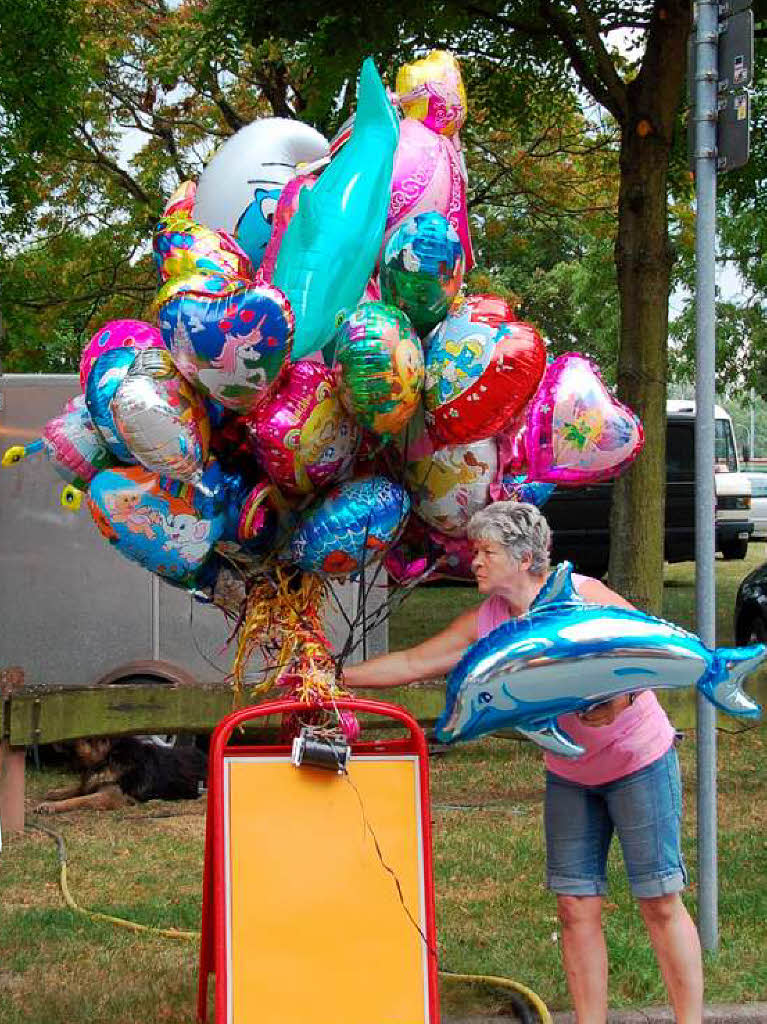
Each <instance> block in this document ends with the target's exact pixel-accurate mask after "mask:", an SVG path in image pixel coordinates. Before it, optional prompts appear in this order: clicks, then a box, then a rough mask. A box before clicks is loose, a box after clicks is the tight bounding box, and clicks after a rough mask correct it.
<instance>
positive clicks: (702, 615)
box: [694, 0, 719, 950]
mask: <svg viewBox="0 0 767 1024" xmlns="http://www.w3.org/2000/svg"><path fill="white" fill-rule="evenodd" d="M696 7H697V20H696V26H695V48H696V61H695V66H696V74H695V93H694V95H695V127H696V133H695V138H696V146H695V195H696V207H697V217H696V230H695V263H696V272H695V350H696V363H697V375H696V384H695V398H696V417H695V501H696V509H695V566H696V571H695V602H696V625H697V630H698V634H699V635H700V638H701V640H702V641H703V643H704V644H706V646H707V647H714V646H715V644H716V615H715V596H716V588H715V577H714V554H715V537H714V509H715V502H716V497H715V493H714V369H715V344H714V342H715V337H714V336H715V318H716V306H715V292H714V287H715V281H716V270H715V262H714V252H715V239H716V119H717V78H718V76H717V43H718V38H719V35H718V29H719V19H718V5H717V2H716V0H700V2H699V3H698V4H697V5H696ZM697 710H698V714H697V742H698V792H697V797H698V801H697V802H698V931H699V932H700V939H701V944H702V946H703V948H704V949H708V950H713V949H716V947H717V945H718V941H719V935H718V921H717V909H718V908H717V844H716V828H717V821H716V728H715V726H716V719H715V711H714V708H713V706H712V705H711V704H709V702H708V701H707V700H706V699H705V698H704V697H703V696H702V695H700V694H698V706H697Z"/></svg>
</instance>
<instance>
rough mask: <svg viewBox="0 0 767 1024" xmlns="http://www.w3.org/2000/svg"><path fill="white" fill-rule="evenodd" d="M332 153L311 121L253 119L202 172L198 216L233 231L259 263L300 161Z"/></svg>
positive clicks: (226, 143)
mask: <svg viewBox="0 0 767 1024" xmlns="http://www.w3.org/2000/svg"><path fill="white" fill-rule="evenodd" d="M327 155H328V143H327V141H326V140H325V139H324V138H323V137H322V135H320V133H319V132H317V131H315V129H314V128H311V127H310V126H309V125H308V124H303V122H301V121H294V120H290V119H288V118H283V117H268V118H263V119H262V120H260V121H253V122H252V123H251V124H249V125H246V126H245V127H244V128H241V129H240V130H239V131H238V132H237V133H236V134H235V135H233V136H232V137H231V138H230V139H227V141H226V142H225V143H224V144H223V145H222V146H221V147H220V149H218V150H217V151H216V152H215V153H214V155H213V157H212V159H211V160H210V162H209V163H208V164H207V166H206V167H205V170H204V171H203V172H202V174H201V175H200V180H199V182H198V183H197V193H196V196H195V201H194V216H195V218H196V219H197V220H199V221H200V222H201V223H203V224H206V225H207V226H208V227H210V228H213V230H214V231H228V232H229V234H232V235H234V236H235V238H236V239H237V241H238V242H239V244H240V245H241V246H242V248H243V249H244V250H245V252H246V253H247V254H248V256H249V257H250V259H251V260H252V261H253V265H254V266H255V267H258V266H259V265H260V264H261V260H262V258H263V255H264V250H265V249H266V245H267V243H268V241H269V236H270V234H271V229H272V217H273V215H274V209H275V206H276V205H277V200H278V199H279V196H280V192H281V191H282V188H283V187H284V185H286V184H287V182H289V181H290V180H291V178H293V177H294V175H295V173H296V168H297V166H298V165H299V164H301V163H309V164H310V163H313V162H314V161H316V160H321V159H323V158H324V157H326V156H327Z"/></svg>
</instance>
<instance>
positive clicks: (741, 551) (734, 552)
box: [722, 538, 748, 562]
mask: <svg viewBox="0 0 767 1024" xmlns="http://www.w3.org/2000/svg"><path fill="white" fill-rule="evenodd" d="M747 554H748V540H743V539H742V538H738V539H737V540H728V541H725V542H723V543H722V558H724V559H725V561H727V562H729V561H732V560H734V559H736V558H745V557H746V555H747Z"/></svg>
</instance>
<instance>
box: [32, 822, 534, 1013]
mask: <svg viewBox="0 0 767 1024" xmlns="http://www.w3.org/2000/svg"><path fill="white" fill-rule="evenodd" d="M28 827H31V828H36V829H38V830H39V831H40V832H45V833H46V835H49V836H50V837H51V838H52V839H54V840H55V841H56V845H57V847H58V854H59V863H60V865H61V873H60V875H59V885H60V887H61V894H62V896H63V897H64V902H65V903H66V905H67V906H68V907H69V908H70V910H74V911H75V912H76V913H78V914H83V915H84V916H85V917H90V918H91V919H92V920H94V921H106V922H108V923H109V924H113V925H117V926H118V927H120V928H127V929H128V930H129V931H133V932H149V933H150V934H152V935H162V936H164V937H165V938H168V939H183V940H185V941H192V942H196V941H197V940H198V939H199V938H200V933H199V932H197V931H194V932H189V931H183V930H181V929H180V928H153V927H152V926H151V925H148V924H139V922H138V921H127V920H126V919H125V918H123V917H113V916H112V915H111V914H101V913H99V912H98V911H96V910H85V909H84V908H83V907H81V906H79V905H78V904H77V903H76V902H75V900H74V897H73V896H72V894H71V892H70V891H69V884H68V882H67V855H66V848H65V846H64V839H63V837H62V836H60V835H59V834H58V832H54V831H53V829H50V828H45V826H44V825H38V824H37V823H36V822H33V823H30V825H29V826H28ZM439 976H440V978H443V979H444V980H445V981H479V982H483V983H485V984H488V985H496V986H497V987H498V988H506V989H509V990H510V991H512V992H516V993H518V994H519V995H521V996H523V997H524V998H525V999H526V1000H527V1002H528V1003H529V1004H530V1006H531V1007H532V1008H533V1009H534V1010H535V1011H536V1013H537V1014H538V1018H539V1020H540V1022H541V1024H552V1020H551V1014H550V1013H549V1010H548V1007H547V1006H546V1004H545V1003H544V1001H543V1000H542V999H541V997H540V996H539V995H537V994H536V993H535V992H533V990H532V989H530V988H528V987H527V986H526V985H523V984H522V983H521V982H519V981H512V980H511V978H499V977H495V976H493V975H486V974H454V973H453V972H452V971H440V972H439Z"/></svg>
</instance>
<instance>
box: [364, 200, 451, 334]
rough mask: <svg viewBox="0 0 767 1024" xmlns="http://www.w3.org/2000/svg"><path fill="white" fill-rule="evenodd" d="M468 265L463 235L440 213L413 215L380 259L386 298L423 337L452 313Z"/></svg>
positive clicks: (387, 245)
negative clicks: (462, 244) (464, 270)
mask: <svg viewBox="0 0 767 1024" xmlns="http://www.w3.org/2000/svg"><path fill="white" fill-rule="evenodd" d="M463 264H464V259H463V249H462V248H461V243H460V241H459V239H458V233H457V232H456V230H455V228H453V227H452V226H451V225H450V224H449V222H448V221H447V219H446V218H445V217H443V216H442V214H441V213H419V214H417V215H416V216H415V217H409V218H408V219H407V220H406V221H404V222H403V223H402V224H400V226H399V227H398V228H397V229H396V230H395V232H394V234H393V235H392V236H391V237H390V239H389V241H388V242H387V243H386V247H385V249H384V253H383V257H382V258H381V267H380V271H379V278H380V282H381V296H382V298H383V301H384V302H386V303H389V304H390V305H392V306H397V307H398V308H399V309H401V310H402V311H403V312H404V313H406V314H407V316H408V317H409V319H410V322H411V323H412V325H413V327H415V329H416V331H417V332H418V333H419V334H420V336H421V337H422V338H423V337H425V336H426V335H427V334H428V333H429V331H431V330H432V328H434V327H436V325H437V324H438V323H439V322H440V321H441V320H444V318H445V316H446V315H447V311H448V309H449V308H450V305H451V303H452V302H453V299H454V298H455V297H456V295H457V294H458V291H459V289H460V287H461V283H462V282H463Z"/></svg>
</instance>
